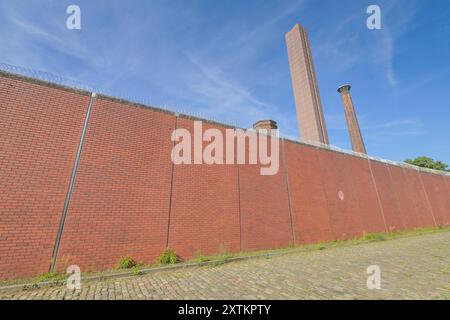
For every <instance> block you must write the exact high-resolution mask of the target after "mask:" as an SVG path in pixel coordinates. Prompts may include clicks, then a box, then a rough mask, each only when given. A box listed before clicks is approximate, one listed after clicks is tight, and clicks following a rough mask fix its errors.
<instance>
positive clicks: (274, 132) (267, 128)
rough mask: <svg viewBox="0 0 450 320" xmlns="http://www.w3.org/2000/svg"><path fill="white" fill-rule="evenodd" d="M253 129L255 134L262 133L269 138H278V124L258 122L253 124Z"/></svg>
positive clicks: (265, 121) (274, 122) (266, 121)
mask: <svg viewBox="0 0 450 320" xmlns="http://www.w3.org/2000/svg"><path fill="white" fill-rule="evenodd" d="M253 129H255V131H256V132H262V133H264V134H267V135H269V136H278V124H277V122H276V121H273V120H260V121H258V122H255V124H254V125H253Z"/></svg>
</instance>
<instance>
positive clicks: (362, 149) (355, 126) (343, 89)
mask: <svg viewBox="0 0 450 320" xmlns="http://www.w3.org/2000/svg"><path fill="white" fill-rule="evenodd" d="M350 89H351V86H350V85H348V84H345V85H343V86H340V87H339V88H338V92H339V93H340V94H341V97H342V103H343V104H344V111H345V118H346V119H347V126H348V131H349V134H350V141H351V143H352V149H353V151H355V152H359V153H364V154H367V151H366V146H365V145H364V140H363V137H362V134H361V129H360V127H359V123H358V118H357V117H356V111H355V107H354V106H353V101H352V96H351V95H350Z"/></svg>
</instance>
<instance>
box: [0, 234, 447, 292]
mask: <svg viewBox="0 0 450 320" xmlns="http://www.w3.org/2000/svg"><path fill="white" fill-rule="evenodd" d="M370 265H378V266H379V267H380V268H381V280H382V282H381V286H382V288H381V290H368V289H367V284H366V283H367V278H368V277H369V275H368V274H367V268H368V266H370ZM0 299H58V300H59V299H225V300H231V299H450V232H442V233H435V234H428V235H421V236H414V237H408V238H400V239H395V240H389V241H384V242H376V243H369V244H363V245H357V246H342V247H335V248H330V249H326V250H317V251H310V252H297V253H290V254H287V255H282V256H277V257H272V258H258V259H253V260H246V261H238V262H230V263H227V264H223V265H220V266H206V267H198V268H192V269H181V270H176V271H170V272H161V273H154V274H149V275H144V276H135V277H130V278H122V279H109V280H104V281H97V282H88V283H85V284H84V285H83V288H82V290H81V292H78V293H74V292H72V291H69V290H67V289H66V288H65V287H53V288H42V289H36V290H31V291H15V292H0Z"/></svg>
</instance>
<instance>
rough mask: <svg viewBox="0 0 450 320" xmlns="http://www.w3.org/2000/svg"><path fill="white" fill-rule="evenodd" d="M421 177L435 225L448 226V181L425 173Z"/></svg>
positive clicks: (449, 211) (449, 207)
mask: <svg viewBox="0 0 450 320" xmlns="http://www.w3.org/2000/svg"><path fill="white" fill-rule="evenodd" d="M421 175H422V179H423V183H424V186H425V190H426V192H427V195H428V199H429V201H430V205H431V208H432V210H433V213H434V217H435V220H436V224H437V225H441V226H443V225H447V226H448V225H450V192H449V190H448V189H447V188H446V187H448V182H449V180H450V179H449V178H446V177H443V176H437V175H434V174H430V173H425V172H422V173H421ZM446 180H447V181H446ZM446 182H447V186H446Z"/></svg>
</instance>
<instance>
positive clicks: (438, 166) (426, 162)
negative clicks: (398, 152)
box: [405, 157, 450, 171]
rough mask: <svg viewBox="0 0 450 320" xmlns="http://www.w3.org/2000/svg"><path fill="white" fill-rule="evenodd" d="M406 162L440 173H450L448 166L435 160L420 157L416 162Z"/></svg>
mask: <svg viewBox="0 0 450 320" xmlns="http://www.w3.org/2000/svg"><path fill="white" fill-rule="evenodd" d="M405 162H406V163H409V164H412V165H414V166H418V167H422V168H428V169H434V170H439V171H450V170H448V169H447V168H448V164H445V163H443V162H441V161H434V160H433V159H431V158H428V157H418V158H416V159H414V160H411V159H407V160H405Z"/></svg>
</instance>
